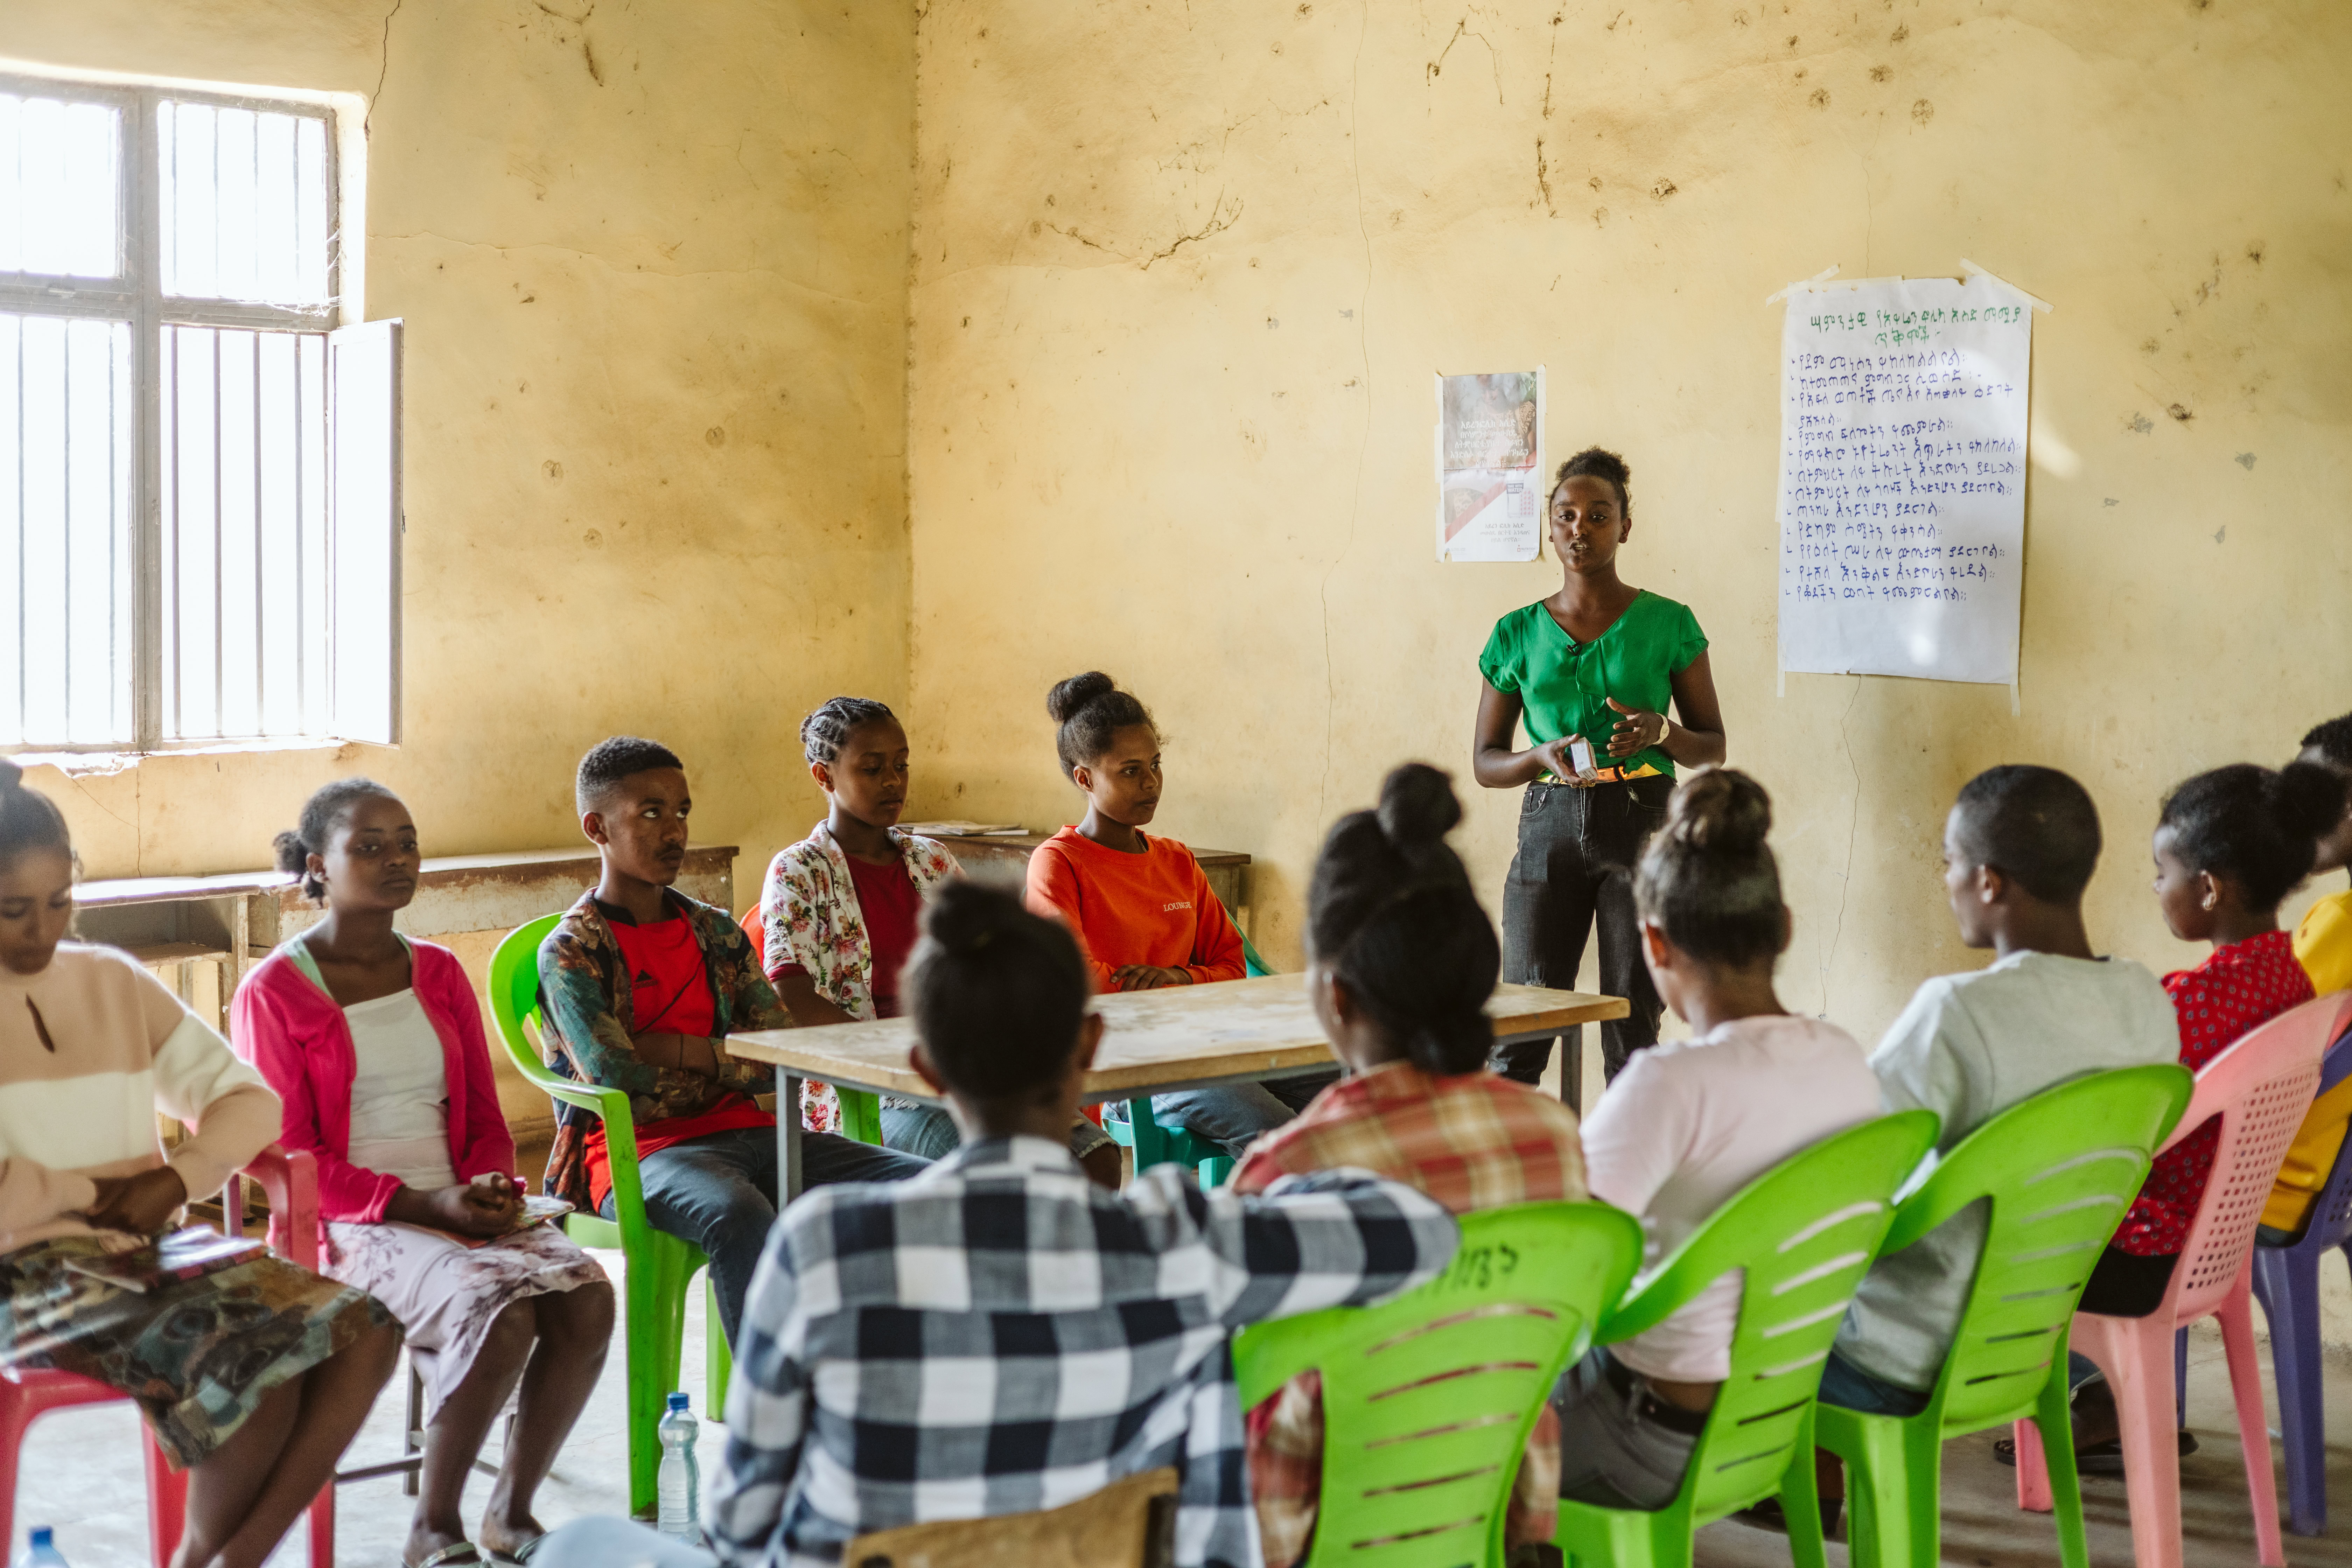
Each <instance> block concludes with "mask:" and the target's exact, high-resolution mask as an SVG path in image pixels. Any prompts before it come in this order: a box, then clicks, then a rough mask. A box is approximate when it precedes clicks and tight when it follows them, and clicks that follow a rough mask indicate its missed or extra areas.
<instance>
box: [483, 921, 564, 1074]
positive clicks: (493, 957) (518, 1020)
mask: <svg viewBox="0 0 2352 1568" xmlns="http://www.w3.org/2000/svg"><path fill="white" fill-rule="evenodd" d="M562 918H563V917H562V915H541V917H540V918H539V919H537V920H535V921H526V922H525V923H524V924H522V925H519V926H517V927H516V928H515V929H514V930H512V931H509V932H508V933H507V934H506V936H505V937H504V938H503V939H502V940H501V941H500V942H499V945H498V950H497V951H496V952H493V953H491V954H490V1016H491V1017H492V1018H493V1019H494V1020H496V1021H497V1023H498V1026H499V1038H500V1039H502V1040H504V1041H505V1042H506V1047H507V1054H508V1055H509V1056H510V1057H512V1058H514V1063H515V1066H516V1067H517V1068H520V1070H521V1072H522V1076H523V1077H524V1078H526V1079H530V1081H531V1082H532V1083H535V1084H537V1085H538V1086H539V1087H540V1088H541V1089H551V1088H552V1087H554V1086H555V1085H558V1084H562V1083H563V1082H564V1080H563V1079H561V1078H558V1077H557V1076H556V1075H555V1074H554V1073H553V1072H551V1071H550V1070H548V1066H547V1063H546V1061H545V1059H544V1058H541V1056H540V1054H539V1050H538V1048H537V1047H534V1046H533V1045H532V1044H531V1042H530V1036H529V1035H527V1034H525V1033H524V1032H523V1025H524V1023H525V1022H526V1021H532V1020H536V1019H537V1018H538V1016H539V944H540V943H541V942H545V941H546V940H547V933H548V932H549V931H553V930H554V929H555V925H556V922H557V921H561V920H562ZM571 1087H577V1086H576V1085H574V1086H571Z"/></svg>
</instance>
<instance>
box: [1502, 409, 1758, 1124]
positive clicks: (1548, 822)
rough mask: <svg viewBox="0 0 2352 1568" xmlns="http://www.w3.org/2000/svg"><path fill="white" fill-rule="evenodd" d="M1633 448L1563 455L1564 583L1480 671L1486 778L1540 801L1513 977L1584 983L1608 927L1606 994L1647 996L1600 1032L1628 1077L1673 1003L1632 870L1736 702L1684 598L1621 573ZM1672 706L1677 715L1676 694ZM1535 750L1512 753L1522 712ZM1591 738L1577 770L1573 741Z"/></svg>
mask: <svg viewBox="0 0 2352 1568" xmlns="http://www.w3.org/2000/svg"><path fill="white" fill-rule="evenodd" d="M1627 477H1628V475H1627V469H1626V468H1625V459H1624V458H1621V457H1619V456H1618V455H1617V454H1616V453H1614V452H1604V451H1602V450H1601V448H1600V447H1591V448H1588V449H1587V450H1585V451H1582V452H1579V453H1578V454H1577V455H1576V456H1575V457H1573V458H1570V459H1569V460H1568V461H1567V462H1565V463H1562V464H1561V465H1560V466H1559V480H1558V482H1557V483H1556V484H1555V485H1554V487H1553V489H1552V492H1551V500H1550V507H1549V510H1550V527H1551V544H1552V550H1553V552H1554V553H1556V554H1557V555H1558V556H1559V564H1560V584H1559V592H1558V593H1557V594H1554V595H1551V596H1550V597H1549V598H1546V599H1541V600H1538V602H1536V603H1535V604H1532V605H1527V606H1525V607H1524V608H1522V609H1517V610H1513V611H1512V612H1511V613H1510V614H1509V615H1507V616H1504V617H1503V618H1502V619H1501V620H1499V621H1497V622H1496V623H1495V631H1494V635H1493V636H1491V637H1488V638H1487V639H1486V651H1485V652H1484V653H1482V654H1480V655H1479V656H1478V671H1479V673H1480V674H1481V675H1483V676H1485V677H1486V689H1484V690H1482V691H1481V692H1480V693H1479V694H1478V734H1477V740H1476V742H1475V745H1474V750H1473V756H1472V763H1471V766H1472V771H1473V772H1474V773H1475V774H1476V775H1477V779H1478V782H1479V783H1480V784H1485V785H1486V787H1487V788H1488V789H1516V788H1518V787H1519V786H1520V785H1522V784H1524V785H1526V786H1527V795H1526V796H1525V798H1524V799H1523V800H1522V801H1521V802H1520V805H1519V847H1518V853H1517V855H1515V856H1513V857H1512V858H1511V874H1510V879H1509V880H1508V881H1507V882H1506V883H1505V884H1504V888H1503V978H1504V979H1506V980H1511V981H1517V982H1519V983H1521V984H1528V985H1549V986H1556V987H1559V988H1560V989H1563V990H1566V989H1571V988H1573V987H1574V985H1575V984H1576V972H1577V967H1578V965H1579V964H1580V963H1582V962H1583V960H1584V942H1585V937H1586V936H1587V934H1588V933H1590V932H1591V930H1592V928H1593V926H1594V924H1595V923H1596V921H1597V922H1598V924H1599V925H1600V928H1601V991H1602V992H1603V993H1605V994H1608V995H1611V996H1622V997H1625V998H1626V999H1627V1000H1629V1001H1630V1002H1632V1003H1633V1013H1632V1015H1631V1016H1628V1017H1625V1018H1623V1019H1620V1020H1617V1021H1615V1022H1612V1023H1607V1024H1603V1025H1601V1056H1602V1058H1603V1060H1604V1062H1605V1064H1606V1068H1607V1073H1608V1076H1609V1077H1611V1078H1612V1079H1613V1078H1615V1077H1616V1076H1617V1074H1618V1071H1619V1069H1621V1068H1623V1067H1624V1065H1625V1060H1626V1058H1627V1057H1629V1056H1630V1055H1632V1053H1633V1052H1635V1051H1638V1050H1640V1049H1642V1048H1643V1047H1645V1046H1651V1045H1655V1044H1656V1043H1657V1038H1658V1019H1659V1016H1660V1013H1661V1011H1662V1009H1661V1008H1660V1005H1659V1003H1658V994H1657V992H1656V990H1655V989H1654V987H1653V986H1652V985H1651V984H1650V972H1649V969H1648V966H1647V965H1645V964H1644V963H1643V962H1642V933H1641V927H1640V923H1639V921H1638V920H1637V919H1636V917H1635V915H1634V913H1633V863H1634V861H1635V860H1636V859H1637V858H1639V857H1640V855H1641V852H1642V843H1643V840H1644V839H1646V838H1647V837H1649V836H1650V834H1651V833H1652V831H1654V829H1655V828H1656V827H1657V826H1659V825H1660V824H1662V823H1664V821H1665V819H1666V797H1667V796H1668V795H1672V794H1673V793H1674V787H1675V766H1676V765H1677V764H1680V765H1682V766H1684V767H1698V766H1702V765H1704V764H1706V763H1719V762H1721V761H1723V753H1724V740H1723V712H1722V710H1721V708H1720V706H1719V705H1718V704H1717V701H1716V697H1715V677H1714V676H1713V675H1712V674H1711V673H1709V671H1708V669H1707V663H1706V633H1704V632H1702V631H1700V630H1699V627H1698V618H1697V617H1696V616H1693V615H1692V614H1691V613H1690V608H1689V606H1687V605H1679V604H1676V603H1675V601H1674V600H1672V599H1667V598H1662V597H1661V596H1659V595H1656V594H1653V593H1651V592H1649V591H1648V590H1646V589H1643V588H1636V587H1633V585H1632V584H1628V583H1626V582H1625V581H1624V580H1623V579H1622V578H1621V577H1619V576H1618V575H1617V552H1618V550H1619V548H1620V547H1621V546H1622V545H1623V544H1624V542H1625V541H1626V540H1627V539H1629V538H1631V537H1632V536H1633V505H1632V501H1631V498H1630V497H1629V496H1628V495H1627V493H1626V489H1625V481H1626V479H1627ZM1669 697H1671V698H1672V699H1673V703H1674V715H1675V716H1674V717H1672V718H1669V717H1668V714H1667V700H1668V698H1669ZM1523 719H1524V720H1525V721H1526V723H1527V733H1528V741H1529V742H1530V744H1529V745H1528V748H1527V749H1526V750H1525V751H1519V750H1515V749H1514V746H1515V742H1517V729H1518V726H1519V723H1520V721H1521V720H1523ZM1579 741H1582V742H1587V743H1588V744H1589V745H1590V746H1591V768H1590V770H1583V769H1580V767H1579V765H1578V759H1577V757H1576V753H1575V743H1576V742H1579ZM1550 1058H1551V1042H1550V1041H1549V1040H1538V1041H1536V1042H1534V1043H1532V1044H1529V1045H1518V1046H1506V1047H1497V1050H1496V1058H1495V1068H1496V1071H1498V1072H1500V1073H1502V1074H1503V1075H1504V1076H1505V1077H1506V1078H1513V1079H1518V1080H1519V1081H1520V1082H1522V1083H1534V1082H1536V1081H1537V1080H1538V1079H1540V1078H1541V1077H1542V1076H1543V1070H1544V1066H1545V1064H1546V1063H1547V1062H1549V1060H1550Z"/></svg>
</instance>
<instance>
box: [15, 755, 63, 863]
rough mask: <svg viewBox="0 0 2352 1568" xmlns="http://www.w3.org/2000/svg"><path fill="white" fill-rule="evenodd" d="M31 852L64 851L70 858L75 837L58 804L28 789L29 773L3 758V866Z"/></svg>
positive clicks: (36, 791)
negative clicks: (69, 829)
mask: <svg viewBox="0 0 2352 1568" xmlns="http://www.w3.org/2000/svg"><path fill="white" fill-rule="evenodd" d="M27 849H62V850H64V851H65V852H66V853H67V854H68V855H70V854H72V853H73V836H72V835H71V834H69V833H68V832H67V831H66V816H65V813H63V812H61V811H59V810H58V805H57V802H55V801H53V800H51V799H50V798H49V797H48V796H47V795H43V794H42V793H41V792H40V791H38V790H37V789H27V788H26V787H25V770H24V769H22V768H20V767H18V766H17V765H16V763H12V762H9V761H7V760H6V759H5V758H0V863H5V862H6V861H9V860H13V859H15V858H16V857H17V856H19V855H21V854H23V853H24V852H25V851H26V850H27Z"/></svg>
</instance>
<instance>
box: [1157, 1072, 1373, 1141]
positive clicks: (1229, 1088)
mask: <svg viewBox="0 0 2352 1568" xmlns="http://www.w3.org/2000/svg"><path fill="white" fill-rule="evenodd" d="M1337 1082H1339V1072H1338V1070H1337V1069H1334V1070H1332V1071H1330V1072H1315V1073H1306V1074H1302V1075H1301V1076H1299V1077H1297V1078H1277V1079H1267V1080H1266V1081H1265V1082H1264V1083H1229V1084H1223V1085H1221V1086H1220V1087H1218V1088H1216V1089H1180V1090H1179V1091H1177V1092H1176V1093H1174V1094H1155V1095H1153V1096H1152V1097H1151V1120H1153V1121H1157V1122H1158V1123H1160V1126H1162V1127H1181V1128H1182V1129H1183V1130H1184V1131H1187V1132H1190V1133H1191V1134H1192V1136H1194V1137H1195V1138H1206V1139H1207V1140H1208V1141H1209V1142H1212V1143H1222V1144H1223V1145H1224V1148H1225V1152H1226V1153H1228V1154H1230V1155H1232V1156H1233V1157H1234V1159H1236V1160H1238V1159H1240V1158H1241V1157H1242V1153H1243V1152H1244V1150H1246V1149H1248V1147H1249V1146H1250V1145H1251V1144H1252V1143H1255V1142H1257V1139H1258V1135H1259V1134H1260V1133H1263V1132H1271V1131H1274V1130H1275V1129H1276V1128H1277V1127H1279V1126H1281V1125H1282V1124H1283V1123H1284V1122H1286V1121H1289V1120H1290V1119H1291V1118H1292V1117H1294V1116H1296V1115H1297V1114H1298V1113H1299V1112H1300V1111H1302V1110H1306V1109H1307V1101H1308V1100H1313V1099H1314V1098H1315V1097H1316V1096H1317V1095H1318V1094H1320V1093H1322V1092H1323V1091H1324V1090H1325V1089H1328V1088H1330V1087H1331V1086H1332V1085H1333V1084H1335V1083H1337Z"/></svg>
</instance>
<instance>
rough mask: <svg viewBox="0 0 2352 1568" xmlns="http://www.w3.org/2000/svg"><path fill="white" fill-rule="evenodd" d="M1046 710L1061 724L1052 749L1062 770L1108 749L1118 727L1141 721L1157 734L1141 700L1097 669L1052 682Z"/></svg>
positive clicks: (1156, 727)
mask: <svg viewBox="0 0 2352 1568" xmlns="http://www.w3.org/2000/svg"><path fill="white" fill-rule="evenodd" d="M1045 711H1046V713H1047V714H1048V715H1049V716H1051V718H1052V719H1053V721H1054V722H1055V723H1056V724H1058V725H1060V726H1061V728H1060V729H1059V730H1058V731H1055V735H1054V749H1055V752H1058V753H1059V754H1060V756H1061V759H1062V772H1063V773H1068V772H1069V771H1070V770H1071V769H1072V768H1075V767H1077V766H1079V765H1080V764H1082V763H1091V762H1094V761H1095V760H1096V759H1097V758H1098V757H1100V756H1101V755H1102V754H1103V753H1104V752H1108V751H1109V750H1110V743H1111V738H1112V737H1113V736H1114V735H1116V734H1117V733H1118V731H1121V730H1125V729H1128V728H1129V727H1130V726H1132V725H1136V724H1141V725H1143V726H1145V727H1146V728H1148V729H1150V730H1152V731H1153V732H1154V733H1155V734H1156V733H1158V726H1156V725H1154V724H1152V722H1151V710H1150V709H1148V708H1146V707H1144V705H1143V703H1142V700H1140V699H1139V698H1138V697H1137V696H1136V695H1135V693H1133V692H1132V691H1121V690H1120V689H1118V682H1117V681H1116V680H1113V679H1111V678H1110V677H1109V676H1108V675H1105V674H1104V673H1103V672H1102V671H1101V670H1099V669H1090V670H1088V671H1087V672H1086V673H1085V674H1084V675H1074V676H1072V677H1070V678H1069V679H1067V680H1063V681H1057V682H1055V686H1054V689H1053V690H1051V691H1049V692H1047V693H1046V694H1045Z"/></svg>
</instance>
